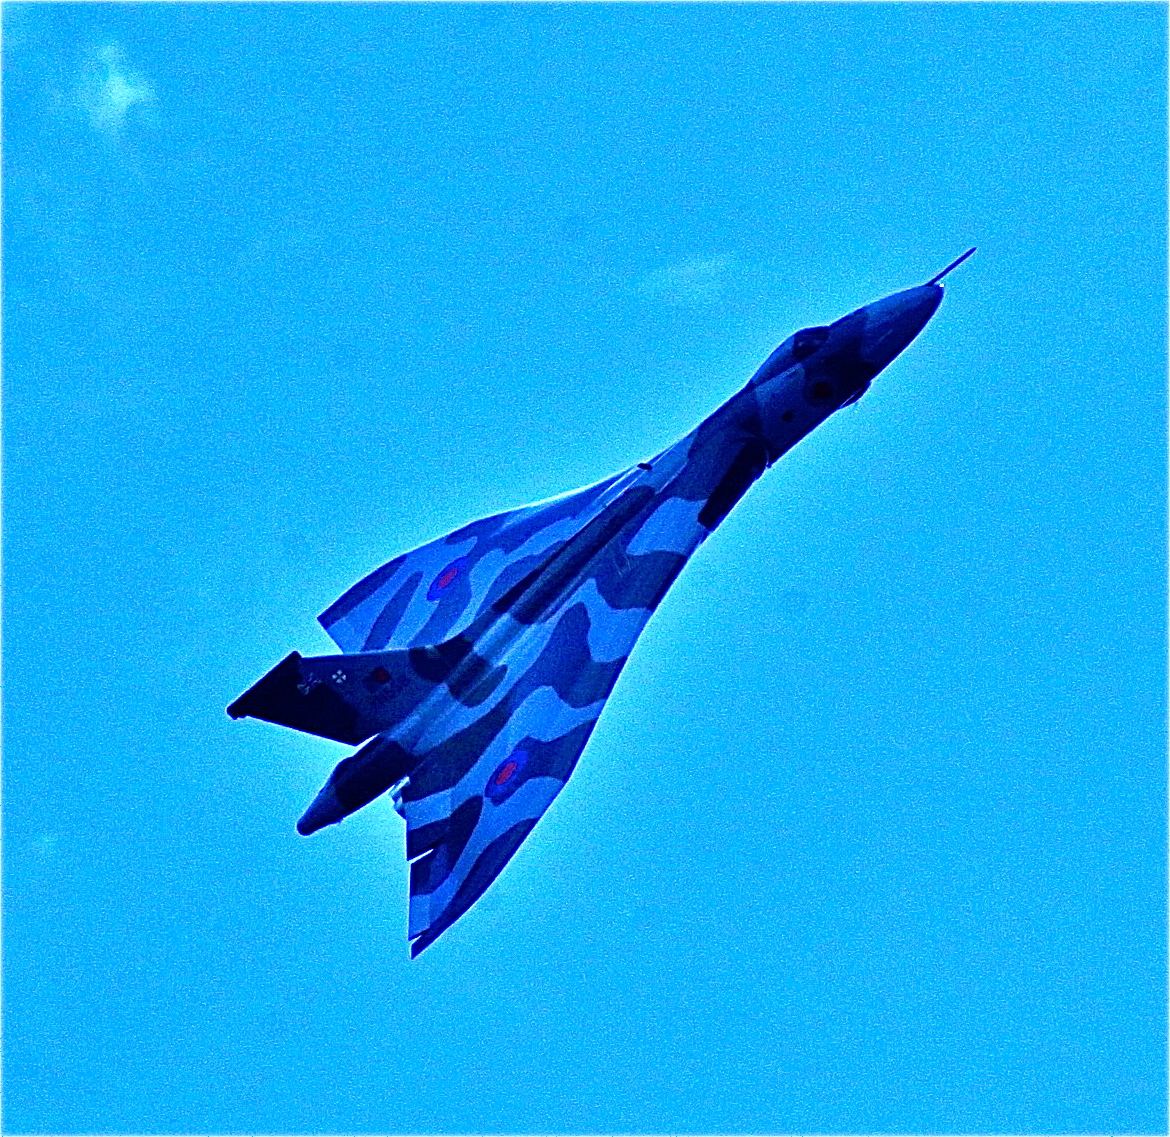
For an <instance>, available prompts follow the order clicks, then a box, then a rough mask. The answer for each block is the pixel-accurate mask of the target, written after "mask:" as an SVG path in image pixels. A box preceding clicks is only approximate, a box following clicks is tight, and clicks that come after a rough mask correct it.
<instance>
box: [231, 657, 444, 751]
mask: <svg viewBox="0 0 1170 1137" xmlns="http://www.w3.org/2000/svg"><path fill="white" fill-rule="evenodd" d="M409 655H410V653H407V652H405V651H376V652H364V653H360V654H354V655H320V656H315V657H313V658H310V659H305V658H303V657H302V656H301V654H300V653H299V652H296V651H294V652H293V653H292V654H291V655H289V656H287V657H286V658H285V659H282V660H281V661H280V662H279V663H278V664H277V665H276V666H275V667H274V668H273V669H272V670H271V671H269V672H268V674H267V675H265V676H264V677H263V678H262V679H260V680H259V681H258V682H256V683H254V684H253V685H252V686H251V687H249V688H248V690H247V691H245V692H244V693H243V694H242V695H241V696H240V697H239V698H238V699H237V700H236V701H235V702H234V703H232V705H231V706H230V707H228V709H227V711H228V714H229V715H231V717H232V718H234V719H238V718H245V717H250V718H256V719H264V720H265V721H266V722H272V723H277V724H278V725H280V726H291V727H292V728H293V729H294V730H303V731H305V732H307V733H308V734H316V735H320V736H321V737H322V738H332V739H334V740H335V741H337V742H347V743H350V744H351V745H354V746H356V745H357V744H358V743H359V742H364V741H365V740H366V739H367V738H370V737H371V736H372V735H375V734H379V733H381V732H382V731H384V730H387V729H389V728H390V727H392V726H393V725H394V724H395V723H398V722H400V721H401V720H402V719H403V718H405V717H406V716H407V715H408V714H410V712H411V711H412V710H413V709H414V708H415V707H416V706H417V705H418V704H419V702H420V701H421V700H422V698H423V697H424V696H425V695H426V693H427V692H428V691H429V690H431V688H432V687H433V686H434V679H432V678H431V677H429V676H428V677H425V678H424V676H423V675H420V674H419V670H418V668H417V667H416V666H415V664H414V663H413V662H412V660H411V659H410V658H409Z"/></svg>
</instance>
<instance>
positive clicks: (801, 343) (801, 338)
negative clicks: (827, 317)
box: [792, 327, 829, 362]
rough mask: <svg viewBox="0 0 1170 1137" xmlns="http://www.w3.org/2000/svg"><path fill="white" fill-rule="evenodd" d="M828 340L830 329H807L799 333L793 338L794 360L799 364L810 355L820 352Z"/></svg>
mask: <svg viewBox="0 0 1170 1137" xmlns="http://www.w3.org/2000/svg"><path fill="white" fill-rule="evenodd" d="M828 338H829V329H828V328H823V327H822V328H805V329H804V331H802V332H797V333H796V335H795V336H793V338H792V358H793V359H795V360H797V362H799V361H800V360H802V359H808V357H809V356H810V355H814V354H815V353H816V352H818V351H820V349H821V347H822V346H824V342H825V340H827V339H828Z"/></svg>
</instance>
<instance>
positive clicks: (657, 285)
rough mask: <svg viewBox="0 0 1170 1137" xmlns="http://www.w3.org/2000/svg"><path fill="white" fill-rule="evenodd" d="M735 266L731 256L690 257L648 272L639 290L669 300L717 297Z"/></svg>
mask: <svg viewBox="0 0 1170 1137" xmlns="http://www.w3.org/2000/svg"><path fill="white" fill-rule="evenodd" d="M734 267H735V258H734V257H733V256H728V255H723V256H717V257H692V258H691V259H690V260H685V261H679V262H678V263H676V264H672V265H665V266H664V267H663V268H660V269H655V270H654V272H651V273H648V274H647V275H646V276H644V277H642V279H641V280H640V281H639V282H638V291H639V292H641V293H642V295H643V296H650V297H653V298H654V299H657V300H664V301H666V303H668V304H676V305H680V306H682V305H687V304H703V303H707V302H709V301H712V300H718V299H719V297H720V296H721V295H722V293H723V286H724V284H725V283H726V281H727V277H728V275H729V274H730V273H731V270H732V269H733V268H734Z"/></svg>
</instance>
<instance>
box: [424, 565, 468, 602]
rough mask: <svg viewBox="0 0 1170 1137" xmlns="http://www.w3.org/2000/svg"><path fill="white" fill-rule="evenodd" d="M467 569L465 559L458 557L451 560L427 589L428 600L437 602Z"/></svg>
mask: <svg viewBox="0 0 1170 1137" xmlns="http://www.w3.org/2000/svg"><path fill="white" fill-rule="evenodd" d="M466 567H467V558H466V557H459V558H457V559H456V560H453V561H452V562H451V563H450V564H449V565H448V566H447V567H446V568H445V569H443V571H442V572H441V573H439V575H438V576H436V577H435V579H434V580H432V581H431V587H430V588H429V589H427V599H428V600H438V599H439V597H441V596H443V595H444V594H445V593H446V592H447V590H448V589H449V588H450V587H451V585H453V584H454V583H455V582H456V581H457V580H458V579H459V577H460V575H461V574H462V573H463V570H464V569H465V568H466Z"/></svg>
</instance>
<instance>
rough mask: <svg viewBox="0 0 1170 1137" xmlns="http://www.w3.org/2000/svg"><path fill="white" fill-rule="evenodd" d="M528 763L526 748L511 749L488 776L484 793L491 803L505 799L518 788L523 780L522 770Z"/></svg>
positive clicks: (495, 803)
mask: <svg viewBox="0 0 1170 1137" xmlns="http://www.w3.org/2000/svg"><path fill="white" fill-rule="evenodd" d="M527 765H528V751H527V750H513V751H512V753H511V754H509V755H508V757H507V758H505V759H504V760H503V761H502V762H501V763H500V764H499V765H498V766H497V767H496V768H495V771H494V772H493V773H492V776H491V777H490V778H488V782H487V785H486V786H485V787H484V791H483V792H484V794H485V795H486V796H487V799H488V801H490V802H491V803H492V804H493V805H499V804H500V803H501V802H503V801H506V800H507V799H508V798H510V797H511V796H512V794H514V793H515V792H516V790H518V789H519V788H520V783H521V782H523V781H524V770H525V768H526V767H527Z"/></svg>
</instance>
